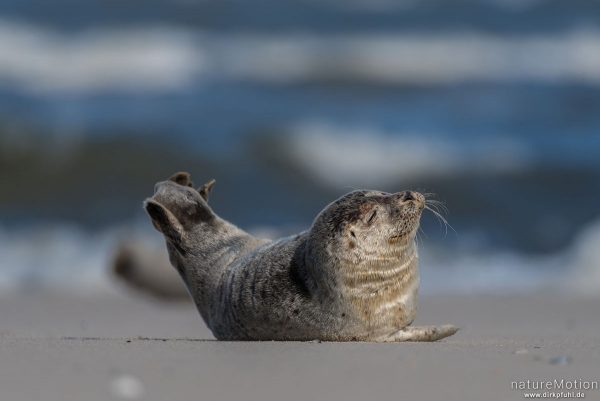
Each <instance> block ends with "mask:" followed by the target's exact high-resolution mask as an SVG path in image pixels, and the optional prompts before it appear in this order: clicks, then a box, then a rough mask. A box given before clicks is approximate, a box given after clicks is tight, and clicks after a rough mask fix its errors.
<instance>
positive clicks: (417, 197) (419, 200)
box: [395, 191, 425, 209]
mask: <svg viewBox="0 0 600 401" xmlns="http://www.w3.org/2000/svg"><path fill="white" fill-rule="evenodd" d="M395 195H396V199H398V200H399V201H400V204H402V205H409V204H412V205H415V204H416V205H417V206H419V207H420V208H421V209H422V208H424V207H425V197H424V196H423V194H421V193H419V192H416V191H404V192H398V193H397V194H395Z"/></svg>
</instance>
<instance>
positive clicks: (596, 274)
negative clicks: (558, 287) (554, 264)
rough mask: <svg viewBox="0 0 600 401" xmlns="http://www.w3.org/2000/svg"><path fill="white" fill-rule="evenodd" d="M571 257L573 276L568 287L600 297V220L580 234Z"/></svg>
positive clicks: (568, 281) (576, 291) (568, 282)
mask: <svg viewBox="0 0 600 401" xmlns="http://www.w3.org/2000/svg"><path fill="white" fill-rule="evenodd" d="M569 257H570V268H571V269H572V272H573V274H572V275H571V276H570V278H569V280H567V282H566V284H567V287H568V288H570V289H572V290H573V291H574V292H575V293H582V294H586V295H590V296H596V297H597V296H600V220H598V221H596V222H594V223H591V224H590V225H589V226H588V227H586V228H585V229H584V230H583V231H582V232H581V233H580V234H579V236H578V237H577V238H576V240H575V245H574V246H573V249H572V250H571V252H570V254H569Z"/></svg>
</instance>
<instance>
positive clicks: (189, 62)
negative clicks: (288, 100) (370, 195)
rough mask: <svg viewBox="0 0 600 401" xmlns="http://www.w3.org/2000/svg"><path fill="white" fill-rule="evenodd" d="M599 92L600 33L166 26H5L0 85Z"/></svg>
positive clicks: (0, 34)
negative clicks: (310, 84)
mask: <svg viewBox="0 0 600 401" xmlns="http://www.w3.org/2000/svg"><path fill="white" fill-rule="evenodd" d="M227 79H234V80H237V79H240V80H250V81H257V82H267V83H282V82H283V83H293V82H303V81H307V80H314V79H317V80H340V79H342V80H349V81H353V82H365V83H380V84H401V85H402V84H408V85H413V84H417V85H435V84H452V83H460V82H469V81H492V82H502V81H514V80H529V81H541V82H558V81H560V82H565V81H566V82H585V83H589V84H594V85H597V84H600V32H598V31H594V30H590V31H582V30H579V31H571V32H560V33H554V34H547V35H539V34H529V35H525V36H501V35H495V36H494V35H490V34H484V33H478V32H448V33H387V34H365V33H360V34H354V33H348V34H345V35H339V34H328V35H320V36H315V35H308V34H299V33H289V32H284V33H280V34H268V35H267V34H256V33H247V34H215V33H209V32H198V31H193V30H189V29H183V28H181V29H180V28H176V27H166V26H145V27H144V26H142V27H136V28H127V29H125V28H121V29H119V28H104V29H94V30H90V31H83V32H79V33H75V34H66V33H61V32H58V31H53V30H51V29H48V28H41V27H37V26H32V25H28V24H24V23H18V22H15V21H11V20H0V83H1V84H2V85H11V86H14V87H17V88H20V89H23V90H27V91H33V92H42V93H44V92H54V91H66V92H84V93H86V92H96V91H103V90H112V91H152V90H154V91H169V90H180V89H182V88H185V87H186V86H187V85H189V84H190V83H196V84H199V83H202V82H203V80H210V81H211V82H212V81H215V80H227Z"/></svg>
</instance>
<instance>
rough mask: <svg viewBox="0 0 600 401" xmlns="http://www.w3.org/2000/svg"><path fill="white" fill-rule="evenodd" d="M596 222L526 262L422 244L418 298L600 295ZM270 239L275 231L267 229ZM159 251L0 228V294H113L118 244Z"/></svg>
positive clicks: (144, 232)
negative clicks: (570, 241) (565, 244)
mask: <svg viewBox="0 0 600 401" xmlns="http://www.w3.org/2000/svg"><path fill="white" fill-rule="evenodd" d="M599 227H600V223H597V224H595V225H594V226H593V228H590V229H589V230H587V231H586V232H585V233H583V234H582V235H581V236H580V237H579V239H578V241H577V242H576V243H575V245H574V247H573V248H572V249H568V250H567V251H565V252H559V253H556V254H548V255H542V256H528V255H522V254H518V253H515V252H510V251H501V250H491V251H488V252H481V251H475V250H472V249H469V248H468V247H459V248H453V249H444V248H437V247H435V246H434V245H433V244H422V246H421V247H420V251H419V255H420V260H421V263H420V264H421V274H422V286H421V290H422V292H424V293H428V294H436V293H457V294H469V293H493V292H502V293H504V294H511V293H527V292H531V291H539V290H544V289H551V290H552V291H556V292H559V293H565V294H571V295H573V294H575V295H578V294H583V295H592V296H598V285H600V253H598V249H599V248H600V246H599V244H600V242H598V241H599V238H600V236H599V234H598V233H600V228H599ZM269 231H270V232H272V233H276V232H277V230H276V229H273V230H269ZM132 238H135V240H136V241H141V242H144V243H145V244H146V245H147V246H152V247H154V246H159V247H164V245H163V244H162V241H161V240H160V235H158V234H157V233H155V232H153V231H152V230H150V229H148V228H147V227H145V228H144V229H140V228H137V229H132V228H127V229H126V228H123V227H115V228H111V229H106V230H104V231H101V232H97V233H86V232H85V231H83V230H81V229H78V228H76V227H72V226H62V225H54V226H44V227H30V228H29V229H21V230H17V231H15V230H14V229H11V230H10V231H9V230H8V229H1V228H0V257H1V258H0V294H4V293H7V292H18V291H23V290H60V291H62V292H65V293H73V294H77V295H83V294H87V295H90V294H95V295H113V294H116V293H118V292H119V291H123V287H120V286H116V285H115V282H114V279H113V278H112V277H111V274H110V268H111V264H112V259H113V257H114V252H115V250H116V247H117V245H118V244H119V242H120V241H121V240H123V239H128V240H131V239H132Z"/></svg>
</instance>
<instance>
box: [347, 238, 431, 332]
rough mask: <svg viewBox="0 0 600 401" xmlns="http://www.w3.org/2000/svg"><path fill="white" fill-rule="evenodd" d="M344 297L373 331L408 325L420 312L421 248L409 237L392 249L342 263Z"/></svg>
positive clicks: (357, 315)
mask: <svg viewBox="0 0 600 401" xmlns="http://www.w3.org/2000/svg"><path fill="white" fill-rule="evenodd" d="M338 275H339V277H338V283H339V286H340V290H341V293H342V297H343V299H344V301H345V302H346V303H348V304H349V306H350V309H351V310H352V311H353V312H354V314H355V317H356V318H357V319H358V321H359V322H360V323H361V324H362V325H363V326H364V327H365V329H366V330H368V331H369V332H370V333H377V332H379V331H382V332H384V331H386V330H389V329H390V328H391V327H398V328H401V327H404V326H406V325H407V324H410V323H411V322H412V321H413V320H414V317H415V315H416V305H417V292H418V286H419V270H418V252H417V247H416V244H415V241H414V238H412V237H408V238H405V239H403V240H402V241H399V242H398V244H397V245H396V246H392V247H391V248H390V250H389V252H386V253H384V254H378V255H373V257H365V258H363V259H362V260H360V261H355V262H354V263H352V262H350V261H346V262H345V263H342V265H341V269H340V270H339V273H338Z"/></svg>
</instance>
